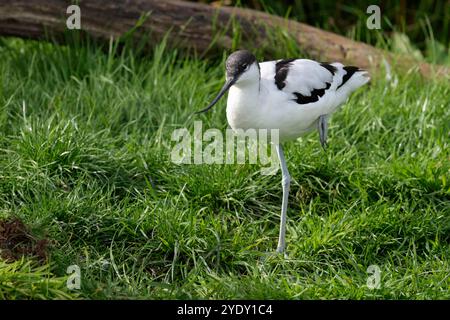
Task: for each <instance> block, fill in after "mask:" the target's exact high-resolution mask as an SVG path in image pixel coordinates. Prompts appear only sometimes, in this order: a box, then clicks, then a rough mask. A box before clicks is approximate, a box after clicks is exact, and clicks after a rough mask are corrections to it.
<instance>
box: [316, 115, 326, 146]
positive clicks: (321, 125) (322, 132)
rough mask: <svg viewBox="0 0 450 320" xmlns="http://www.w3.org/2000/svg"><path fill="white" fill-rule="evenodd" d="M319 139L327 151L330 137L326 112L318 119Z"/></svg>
mask: <svg viewBox="0 0 450 320" xmlns="http://www.w3.org/2000/svg"><path fill="white" fill-rule="evenodd" d="M318 129H319V139H320V144H321V145H322V148H323V150H325V151H326V147H327V138H328V116H327V115H326V114H324V115H321V116H319V121H318Z"/></svg>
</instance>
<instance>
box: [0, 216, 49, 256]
mask: <svg viewBox="0 0 450 320" xmlns="http://www.w3.org/2000/svg"><path fill="white" fill-rule="evenodd" d="M48 245H49V241H48V239H37V238H36V237H35V236H33V235H32V234H31V233H30V230H29V228H28V227H27V226H26V225H25V224H24V223H23V222H22V221H21V220H20V219H18V218H10V219H5V220H0V257H1V258H2V259H4V260H6V261H10V262H12V261H16V260H19V259H20V258H22V257H24V256H25V257H33V258H36V259H38V260H39V261H40V262H44V261H46V260H47V252H48Z"/></svg>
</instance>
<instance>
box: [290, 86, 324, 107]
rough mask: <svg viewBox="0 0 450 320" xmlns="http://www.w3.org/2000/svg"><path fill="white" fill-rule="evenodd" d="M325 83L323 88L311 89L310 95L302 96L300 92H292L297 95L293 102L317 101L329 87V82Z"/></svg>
mask: <svg viewBox="0 0 450 320" xmlns="http://www.w3.org/2000/svg"><path fill="white" fill-rule="evenodd" d="M326 85H327V86H326V87H325V88H323V89H314V90H313V91H311V95H309V96H304V95H302V94H301V93H298V92H293V94H294V95H295V96H296V97H297V99H295V102H297V103H298V104H307V103H311V102H316V101H318V100H319V98H321V97H322V96H323V95H324V94H325V91H326V90H328V89H329V88H330V86H331V83H329V82H326Z"/></svg>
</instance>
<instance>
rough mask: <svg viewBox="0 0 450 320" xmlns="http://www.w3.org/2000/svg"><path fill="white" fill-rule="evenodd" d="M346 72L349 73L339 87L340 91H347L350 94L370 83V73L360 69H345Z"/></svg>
mask: <svg viewBox="0 0 450 320" xmlns="http://www.w3.org/2000/svg"><path fill="white" fill-rule="evenodd" d="M344 70H345V71H346V72H347V73H346V74H345V75H344V76H343V78H342V84H341V85H340V86H339V87H338V90H345V91H347V92H348V93H349V94H350V93H351V92H353V91H355V90H356V89H358V88H359V87H362V86H363V85H365V84H366V83H368V82H369V81H370V76H369V73H368V72H367V71H365V70H362V69H359V68H358V67H353V66H349V67H344Z"/></svg>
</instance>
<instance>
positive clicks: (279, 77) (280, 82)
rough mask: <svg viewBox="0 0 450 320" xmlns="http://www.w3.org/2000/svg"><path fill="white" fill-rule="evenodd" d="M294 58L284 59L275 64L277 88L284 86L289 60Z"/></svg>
mask: <svg viewBox="0 0 450 320" xmlns="http://www.w3.org/2000/svg"><path fill="white" fill-rule="evenodd" d="M294 60H296V59H284V60H280V61H278V62H277V63H276V64H275V84H276V86H277V88H278V89H279V90H281V89H283V88H284V87H285V86H286V83H285V82H284V81H285V80H286V77H287V74H288V71H289V67H290V65H291V62H292V61H294Z"/></svg>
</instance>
